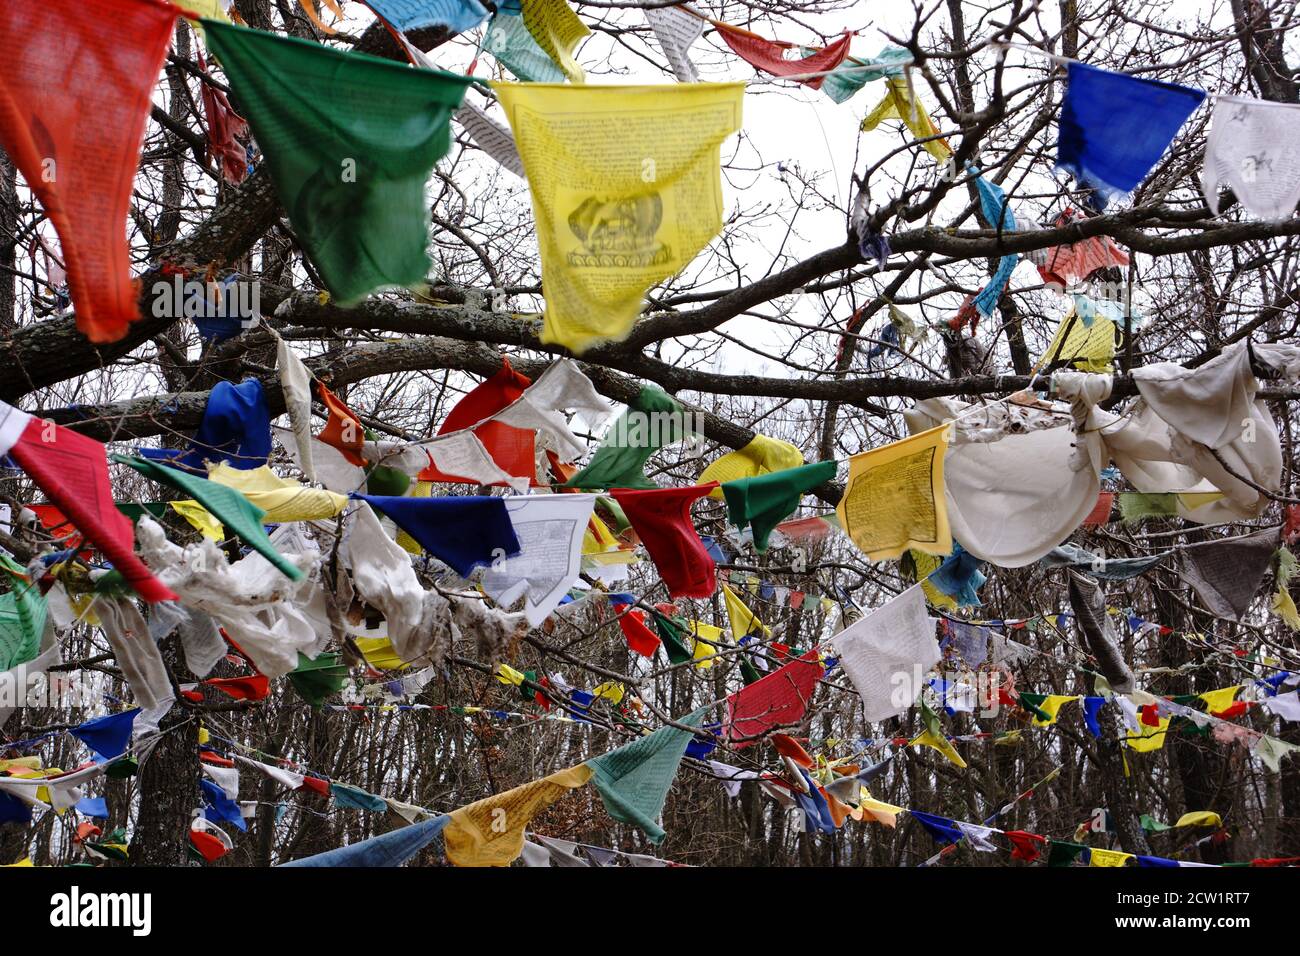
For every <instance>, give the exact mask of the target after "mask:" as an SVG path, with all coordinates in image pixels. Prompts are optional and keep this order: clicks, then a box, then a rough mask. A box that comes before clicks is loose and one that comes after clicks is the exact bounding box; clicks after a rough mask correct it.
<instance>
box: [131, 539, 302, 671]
mask: <svg viewBox="0 0 1300 956" xmlns="http://www.w3.org/2000/svg"><path fill="white" fill-rule="evenodd" d="M285 528H290V526H282V528H280V529H277V530H276V534H274V535H272V536H271V540H272V542H273V543H274V542H275V541H276V540H277V535H280V532H281V530H283V529H285ZM291 533H292V529H291V528H290V530H289V531H286V532H285V534H286V535H288V534H291ZM136 540H137V542H138V543H139V545H140V556H141V557H142V558H143V559H144V562H145V564H147V565H148V566H149V569H150V570H151V571H153V572H154V574H155V575H157V577H158V579H159V580H160V581H164V582H165V583H166V585H167V587H169V588H171V589H172V590H173V591H174V592H175V593H176V594H178V595H180V597H181V600H182V601H183V602H184V603H185V604H186V605H187V606H188V607H189V608H191V609H192V610H194V609H197V610H199V611H204V612H206V613H207V614H210V615H211V616H212V618H213V620H215V621H216V622H217V623H218V624H220V625H221V626H222V627H223V628H225V629H226V633H227V634H229V635H230V638H231V640H233V641H234V642H235V643H237V644H238V645H239V646H240V648H241V649H243V651H244V652H245V653H246V654H248V656H249V657H250V658H251V659H252V661H253V663H254V664H255V665H257V669H258V670H260V671H261V672H262V673H263V674H265V675H266V676H267V677H270V678H272V679H275V678H277V677H283V676H284V675H285V674H287V673H289V671H291V670H293V669H294V668H295V667H297V666H298V655H299V653H302V654H305V655H306V656H308V657H313V656H315V654H316V653H317V649H318V647H319V644H320V641H321V635H320V634H319V633H318V628H320V627H321V626H322V622H321V621H320V620H319V618H316V617H312V616H308V614H309V611H308V609H311V608H313V607H317V606H319V600H318V599H317V598H316V596H315V595H314V594H313V591H315V590H319V589H320V585H319V584H318V583H317V581H316V580H315V569H316V566H317V564H318V563H319V561H320V553H319V551H316V550H314V549H313V550H311V551H309V552H307V553H297V554H295V553H285V557H286V558H287V559H288V560H290V561H292V562H293V563H294V564H295V565H296V566H297V567H298V568H299V569H300V570H302V571H303V578H302V580H301V581H291V580H289V578H288V577H287V576H285V575H284V574H283V573H282V572H281V571H280V570H279V569H278V568H276V567H275V566H274V565H273V564H271V563H270V562H269V561H267V560H266V558H264V557H262V555H260V554H259V553H257V552H256V551H254V552H251V553H249V554H248V555H246V556H244V557H242V558H240V559H239V560H238V561H236V562H234V563H233V564H229V563H227V562H226V556H225V555H224V554H223V553H222V552H221V549H220V548H218V547H217V546H216V545H215V544H214V543H213V542H211V541H208V540H207V539H203V540H202V541H200V542H198V543H196V544H190V545H187V546H186V547H184V548H181V547H180V546H178V545H176V544H173V543H172V542H170V541H168V540H167V536H166V535H165V534H164V533H163V530H162V528H161V527H159V526H158V524H157V522H155V521H154V520H153V519H152V518H150V517H149V516H148V515H146V516H144V517H143V518H141V519H140V521H139V523H138V524H137V525H136ZM280 540H285V538H284V537H283V536H281V538H280Z"/></svg>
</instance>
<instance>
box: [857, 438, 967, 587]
mask: <svg viewBox="0 0 1300 956" xmlns="http://www.w3.org/2000/svg"><path fill="white" fill-rule="evenodd" d="M947 431H948V426H947V425H940V426H938V427H937V428H931V429H929V430H928V431H923V432H919V433H917V434H915V435H912V436H911V437H909V438H904V439H903V440H902V441H896V442H894V443H893V444H890V445H886V446H885V447H884V448H875V449H872V450H871V451H864V452H862V453H860V454H857V455H854V456H853V457H852V458H850V459H849V480H848V483H847V484H846V485H845V488H844V497H843V498H841V499H840V503H839V506H838V507H837V508H836V509H835V513H836V514H837V515H838V516H839V519H840V525H841V527H843V528H844V531H845V533H846V534H847V535H848V536H849V537H850V538H851V539H852V540H853V543H854V544H856V545H857V546H858V547H859V548H861V549H862V551H863V552H864V553H865V554H866V556H867V557H868V558H870V559H871V560H872V561H881V560H883V559H885V558H896V557H898V556H899V555H900V554H902V553H903V552H904V551H906V550H907V549H908V548H915V549H916V550H918V551H923V552H925V553H926V554H949V553H951V551H952V532H951V531H950V530H949V528H948V506H947V504H946V502H945V501H944V489H943V457H944V453H945V452H946V451H947V449H948V437H947Z"/></svg>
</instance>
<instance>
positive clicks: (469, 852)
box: [442, 764, 591, 866]
mask: <svg viewBox="0 0 1300 956" xmlns="http://www.w3.org/2000/svg"><path fill="white" fill-rule="evenodd" d="M590 779H591V768H590V767H588V766H587V765H586V764H578V766H576V767H570V768H569V769H568V770H561V771H560V772H559V773H553V774H551V775H550V776H549V777H543V778H542V779H541V780H534V781H532V782H531V783H526V784H524V785H523V786H522V787H515V788H514V789H513V790H507V791H506V792H505V793H498V794H496V795H495V796H492V797H487V798H486V799H484V800H479V801H478V802H477V803H471V804H470V805H469V806H466V807H461V808H460V809H459V810H454V811H452V814H451V820H450V821H448V823H447V827H446V829H444V830H443V831H442V840H443V847H444V850H445V852H446V854H447V859H448V860H450V861H451V862H452V863H454V864H455V865H456V866H509V865H510V864H511V863H512V862H513V861H514V860H515V858H516V857H518V856H519V854H520V853H522V852H523V850H524V829H525V828H526V827H527V826H528V824H529V823H530V822H531V821H532V819H533V817H534V816H536V815H537V813H538V812H540V811H541V810H544V809H545V808H546V807H549V806H550V805H551V804H552V803H554V802H555V801H556V800H558V799H560V797H562V796H564V794H565V793H567V792H568V791H569V790H572V789H573V788H575V787H581V786H582V785H583V784H585V783H586V782H587V781H588V780H590Z"/></svg>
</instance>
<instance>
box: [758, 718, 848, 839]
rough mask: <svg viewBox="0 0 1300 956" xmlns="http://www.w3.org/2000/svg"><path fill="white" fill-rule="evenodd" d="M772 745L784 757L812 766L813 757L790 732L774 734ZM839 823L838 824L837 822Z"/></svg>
mask: <svg viewBox="0 0 1300 956" xmlns="http://www.w3.org/2000/svg"><path fill="white" fill-rule="evenodd" d="M772 746H774V747H775V748H776V752H777V753H779V754H780V755H781V756H782V757H789V758H790V759H791V760H793V761H794V762H795V763H797V764H798V765H799V766H801V767H812V765H813V758H812V757H811V756H809V754H808V751H806V750H804V749H803V747H802V746H800V744H799V741H797V740H795V739H794V738H793V737H791V736H789V735H788V734H773V735H772ZM837 825H838V824H837Z"/></svg>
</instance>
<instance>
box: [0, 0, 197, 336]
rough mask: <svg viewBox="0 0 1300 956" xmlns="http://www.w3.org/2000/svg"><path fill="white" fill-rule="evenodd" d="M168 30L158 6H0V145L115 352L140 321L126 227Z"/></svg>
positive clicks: (78, 295) (121, 2)
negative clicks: (41, 212) (49, 227)
mask: <svg viewBox="0 0 1300 956" xmlns="http://www.w3.org/2000/svg"><path fill="white" fill-rule="evenodd" d="M175 21H176V8H175V7H173V6H171V5H169V4H166V3H160V2H155V0H143V2H141V0H7V2H6V3H4V4H0V37H3V45H4V52H3V54H0V145H3V146H4V150H5V152H6V153H8V155H9V156H10V157H11V158H12V159H13V162H14V165H15V166H16V167H17V168H18V169H19V171H20V172H22V174H23V179H24V180H25V182H26V183H27V185H28V187H29V188H30V189H31V190H32V192H33V193H35V194H36V196H37V198H39V199H40V201H41V205H42V206H43V207H44V209H45V212H46V214H47V215H48V216H49V217H50V221H51V222H52V223H53V224H54V228H55V230H56V231H57V232H58V234H59V242H60V246H61V250H62V254H63V262H64V263H65V265H66V267H67V277H68V289H69V291H70V292H71V294H72V302H73V305H74V307H75V308H76V318H77V328H78V329H79V330H80V331H81V333H82V334H83V335H85V336H86V337H87V338H89V339H90V340H91V341H92V342H116V341H117V340H118V339H121V338H122V337H123V336H124V335H126V333H127V328H128V326H129V325H130V323H132V322H134V321H135V320H136V319H138V318H139V317H140V311H139V307H138V304H137V296H138V289H137V286H136V283H134V282H133V281H132V279H131V250H130V247H129V246H128V244H127V238H126V232H125V229H124V224H125V223H126V221H127V217H128V213H129V211H130V205H131V190H132V186H133V183H134V181H135V172H136V167H137V166H138V165H139V161H140V147H141V144H142V143H143V141H144V132H145V123H146V121H147V120H148V118H149V108H150V98H151V97H152V95H153V90H154V84H155V83H156V82H157V80H158V73H159V71H160V70H161V69H162V65H163V59H164V57H165V56H166V54H167V47H168V45H169V44H170V43H171V38H172V26H173V24H174V23H175ZM107 24H111V25H112V29H111V30H109V29H105V26H106V25H107Z"/></svg>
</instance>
